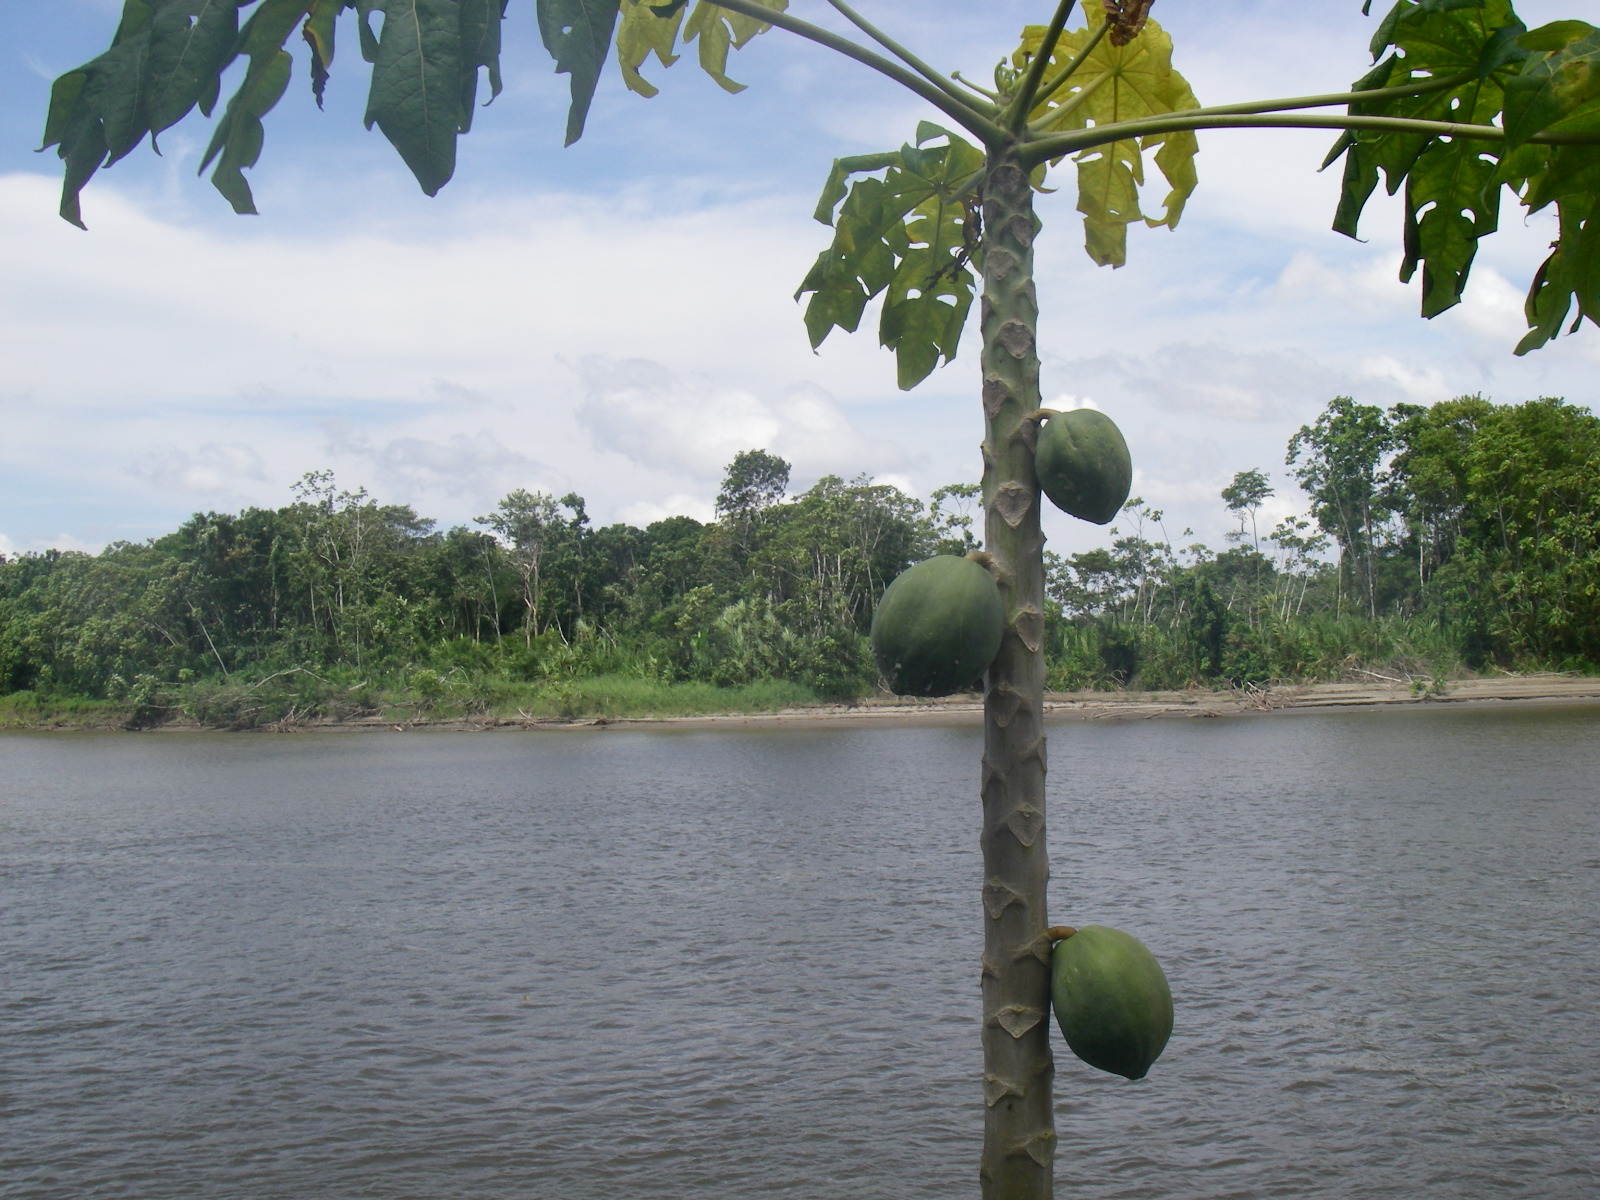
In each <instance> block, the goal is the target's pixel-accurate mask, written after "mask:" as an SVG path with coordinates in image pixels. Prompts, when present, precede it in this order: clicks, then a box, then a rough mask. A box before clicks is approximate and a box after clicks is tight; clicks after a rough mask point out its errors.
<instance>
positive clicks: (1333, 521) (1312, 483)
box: [1284, 396, 1391, 617]
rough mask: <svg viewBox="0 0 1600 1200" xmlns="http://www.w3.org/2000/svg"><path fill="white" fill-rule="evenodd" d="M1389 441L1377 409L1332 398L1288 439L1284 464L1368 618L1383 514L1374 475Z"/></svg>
mask: <svg viewBox="0 0 1600 1200" xmlns="http://www.w3.org/2000/svg"><path fill="white" fill-rule="evenodd" d="M1390 439H1391V433H1390V429H1389V419H1388V417H1387V416H1386V415H1385V414H1384V411H1383V409H1381V408H1378V407H1377V406H1375V405H1371V404H1357V403H1356V402H1355V401H1354V400H1352V399H1351V398H1350V397H1349V396H1338V397H1336V398H1334V399H1333V400H1331V401H1330V402H1329V403H1328V407H1327V408H1325V409H1324V410H1323V411H1322V413H1321V415H1319V416H1318V417H1317V419H1316V421H1315V422H1314V423H1313V424H1310V425H1302V426H1301V427H1300V429H1299V430H1298V431H1297V432H1296V433H1295V435H1294V436H1293V437H1292V438H1290V439H1289V453H1288V456H1287V458H1286V459H1285V460H1284V461H1285V462H1286V463H1287V464H1288V465H1289V466H1291V467H1294V469H1295V470H1294V477H1295V479H1296V480H1297V481H1298V482H1299V484H1300V486H1301V487H1302V488H1304V489H1305V490H1306V493H1307V494H1308V495H1309V496H1310V497H1311V503H1312V515H1313V516H1314V517H1316V519H1317V524H1318V525H1320V526H1321V527H1322V529H1323V531H1324V532H1326V533H1329V534H1332V535H1333V538H1334V540H1335V541H1337V542H1338V543H1339V562H1340V566H1341V568H1343V569H1346V570H1348V571H1349V572H1350V579H1351V584H1352V586H1353V587H1354V588H1355V590H1356V592H1357V594H1358V595H1359V596H1360V597H1361V598H1362V599H1363V601H1364V602H1365V604H1366V608H1367V615H1368V616H1369V617H1376V616H1377V615H1378V594H1377V583H1376V576H1377V531H1378V527H1379V526H1380V525H1381V524H1382V523H1383V520H1384V518H1385V517H1386V516H1387V515H1388V514H1387V510H1386V509H1385V506H1384V500H1383V490H1382V487H1381V480H1380V479H1379V474H1380V469H1381V467H1382V463H1383V457H1384V455H1385V454H1386V453H1387V452H1388V450H1389V445H1390Z"/></svg>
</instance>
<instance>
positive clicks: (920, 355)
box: [795, 126, 984, 389]
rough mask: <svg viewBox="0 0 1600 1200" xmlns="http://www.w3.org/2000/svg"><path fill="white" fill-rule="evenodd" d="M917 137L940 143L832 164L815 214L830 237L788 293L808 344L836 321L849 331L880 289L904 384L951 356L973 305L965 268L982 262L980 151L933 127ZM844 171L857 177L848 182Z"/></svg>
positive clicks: (882, 322)
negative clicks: (798, 305) (802, 305)
mask: <svg viewBox="0 0 1600 1200" xmlns="http://www.w3.org/2000/svg"><path fill="white" fill-rule="evenodd" d="M918 134H919V138H921V137H928V136H942V137H944V138H946V139H947V140H946V142H945V144H944V145H936V146H926V145H917V146H909V145H908V146H902V147H901V148H900V149H899V150H898V151H893V152H890V153H885V154H871V155H859V156H856V157H854V158H846V159H839V160H837V161H835V163H834V165H833V170H832V171H831V172H830V173H829V176H828V181H827V184H826V185H825V187H824V189H823V193H822V199H821V201H820V202H819V203H818V206H817V213H816V215H817V219H818V220H820V221H822V222H823V223H824V224H831V225H832V226H833V228H834V236H833V242H832V244H831V245H830V246H829V247H828V249H827V250H825V251H823V252H822V253H821V254H820V255H818V257H817V260H816V262H815V263H814V264H813V265H812V267H811V270H810V272H809V273H808V274H807V275H806V278H805V280H804V281H803V282H802V283H801V285H800V288H799V290H798V291H797V292H796V293H795V299H797V300H798V299H799V298H800V297H801V296H803V295H805V294H806V293H808V292H809V293H811V299H810V300H809V302H808V303H807V305H806V313H805V321H806V330H807V332H808V333H809V335H810V338H811V345H812V348H813V349H815V348H816V347H818V346H820V345H821V344H822V342H823V340H824V339H825V338H826V337H827V336H828V334H829V333H830V332H832V330H833V329H835V328H839V329H843V330H845V331H846V332H854V331H855V330H856V328H857V327H858V326H859V324H860V322H861V317H862V314H863V313H864V312H865V310H866V306H867V303H868V302H869V301H870V300H872V299H874V298H876V297H878V296H880V295H881V296H882V297H883V307H882V311H881V313H880V315H879V323H878V340H879V342H880V343H881V344H882V345H884V346H885V347H887V348H889V349H890V350H893V351H894V353H895V364H896V373H897V376H898V381H899V385H900V387H901V388H904V389H909V388H912V387H915V386H916V385H917V384H918V383H920V382H921V381H922V380H923V379H925V378H927V376H928V375H929V373H931V372H932V371H933V369H934V368H935V367H936V366H938V365H939V363H940V361H941V360H942V361H944V362H949V361H950V360H951V359H952V358H954V357H955V355H956V350H957V348H958V346H959V343H960V340H961V332H962V329H963V327H964V326H965V324H966V320H967V315H968V313H969V311H970V310H971V306H972V295H973V291H974V287H975V282H976V280H975V276H974V274H973V271H972V270H971V269H970V267H973V266H979V265H981V246H980V242H979V238H980V218H979V216H978V210H977V204H976V196H977V187H978V183H979V181H980V179H981V178H982V172H983V164H984V159H983V153H982V151H980V150H978V149H977V148H976V147H974V146H972V145H970V144H968V143H967V142H965V141H963V140H961V139H960V138H957V137H954V136H953V135H950V134H948V133H947V132H946V131H944V130H942V129H938V128H937V127H934V126H924V127H923V128H921V129H919V130H918ZM879 172H882V173H883V174H882V177H881V178H880V177H879V176H878V173H879ZM852 175H857V176H860V178H857V179H855V180H854V181H853V182H850V183H849V184H848V186H847V183H846V181H847V180H848V179H849V178H850V176H852ZM975 260H980V261H975Z"/></svg>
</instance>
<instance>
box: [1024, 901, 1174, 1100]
mask: <svg viewBox="0 0 1600 1200" xmlns="http://www.w3.org/2000/svg"><path fill="white" fill-rule="evenodd" d="M1050 1003H1051V1006H1052V1007H1053V1008H1054V1009H1055V1010H1056V1022H1057V1024H1059V1025H1060V1026H1061V1033H1062V1035H1063V1036H1064V1037H1065V1038H1066V1039H1067V1045H1068V1046H1070V1047H1071V1048H1072V1052H1073V1053H1074V1054H1076V1055H1077V1056H1078V1057H1079V1058H1081V1059H1083V1061H1084V1062H1086V1063H1088V1064H1089V1065H1090V1066H1091V1067H1096V1068H1098V1069H1099V1070H1102V1071H1109V1072H1111V1073H1112V1074H1114V1075H1124V1076H1126V1077H1127V1078H1129V1079H1143V1078H1144V1076H1145V1072H1146V1071H1148V1070H1149V1069H1150V1064H1151V1063H1153V1062H1155V1060H1156V1059H1157V1058H1158V1057H1159V1056H1160V1054H1161V1051H1162V1049H1163V1048H1164V1047H1165V1046H1166V1044H1167V1039H1168V1038H1169V1037H1171V1036H1172V991H1171V989H1170V988H1168V987H1167V977H1166V975H1165V974H1163V973H1162V970H1161V964H1160V963H1158V962H1157V961H1156V958H1155V955H1153V954H1151V953H1150V951H1148V950H1146V949H1145V948H1144V944H1143V943H1141V942H1140V941H1139V939H1138V938H1136V937H1134V936H1133V935H1132V934H1127V933H1123V932H1122V931H1121V930H1120V929H1109V928H1107V927H1106V926H1104V925H1085V926H1084V927H1083V928H1082V929H1080V930H1078V931H1077V932H1076V933H1075V934H1073V935H1072V936H1071V937H1069V938H1064V939H1062V940H1061V941H1059V942H1057V943H1056V944H1055V948H1054V949H1053V950H1052V951H1051V952H1050Z"/></svg>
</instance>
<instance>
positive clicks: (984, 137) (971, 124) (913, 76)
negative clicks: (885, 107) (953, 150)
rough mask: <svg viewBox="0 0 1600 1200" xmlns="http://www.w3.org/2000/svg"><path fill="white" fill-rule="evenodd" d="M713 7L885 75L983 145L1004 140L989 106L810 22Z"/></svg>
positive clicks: (729, 0)
mask: <svg viewBox="0 0 1600 1200" xmlns="http://www.w3.org/2000/svg"><path fill="white" fill-rule="evenodd" d="M716 4H717V7H718V8H725V9H727V10H728V11H729V12H736V13H742V14H743V15H744V16H747V17H753V18H755V19H756V20H758V21H762V22H764V23H766V24H768V25H771V26H773V27H774V28H777V29H782V30H785V31H787V32H789V33H792V34H794V35H795V36H796V37H802V38H805V39H806V40H807V41H808V42H815V43H816V44H817V45H819V46H824V47H826V48H827V49H829V50H834V51H836V52H838V53H840V54H842V55H844V56H845V57H846V58H850V59H854V60H855V61H856V62H858V63H860V64H861V65H862V66H865V67H870V68H872V70H874V71H877V72H878V73H879V74H880V75H885V76H887V77H888V78H890V79H892V80H894V81H895V82H896V83H898V84H900V85H901V86H902V87H904V88H906V90H908V91H911V92H915V93H916V94H917V95H918V96H921V97H922V98H923V99H924V100H926V101H927V102H928V103H929V104H931V105H933V106H934V107H935V108H937V109H938V110H939V111H940V112H942V113H943V114H944V115H945V116H947V117H949V118H950V119H951V120H952V121H954V122H955V123H956V124H958V125H960V126H961V127H962V128H963V129H965V130H966V131H967V132H968V133H970V134H972V136H973V137H975V138H977V139H978V140H979V141H981V142H984V143H985V144H990V143H994V142H998V141H1001V140H1003V139H1004V136H1005V133H1004V131H1003V130H1002V129H1001V128H1000V126H999V125H997V124H996V123H995V122H994V121H993V120H992V119H991V117H990V113H989V112H986V111H984V110H983V109H988V108H989V107H990V106H988V105H987V104H985V105H984V106H983V109H980V108H979V105H980V104H981V103H982V102H981V101H978V100H976V99H974V98H973V97H970V96H966V95H964V94H962V93H961V92H959V91H955V90H951V91H946V90H945V88H944V87H943V86H941V85H940V84H935V83H930V82H929V81H928V80H926V79H924V78H923V77H922V76H921V75H920V74H918V73H917V72H915V71H912V70H909V69H908V68H906V67H903V66H901V65H900V64H899V63H897V62H893V61H892V60H890V59H887V58H884V57H883V55H881V54H878V53H876V52H874V51H872V50H869V49H868V48H867V47H865V46H863V45H861V44H860V43H859V42H852V41H851V40H850V39H849V38H847V37H844V36H842V35H841V34H837V33H834V32H833V31H832V30H831V29H824V28H823V27H822V26H820V25H813V24H812V23H811V22H810V21H803V20H801V19H800V18H799V17H792V16H790V15H789V14H788V13H783V12H777V11H775V10H773V9H770V8H763V7H762V6H761V5H760V4H757V3H755V2H754V0H716Z"/></svg>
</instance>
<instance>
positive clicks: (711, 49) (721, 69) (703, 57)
mask: <svg viewBox="0 0 1600 1200" xmlns="http://www.w3.org/2000/svg"><path fill="white" fill-rule="evenodd" d="M758 3H760V5H761V7H762V8H766V9H770V10H771V11H773V12H785V11H787V10H788V8H789V0H758ZM771 28H772V26H771V25H768V24H767V23H766V22H765V21H758V20H756V19H755V18H754V17H748V16H746V15H745V14H743V13H736V12H730V11H728V10H727V9H725V8H719V7H717V5H715V4H713V3H711V0H700V3H698V4H696V5H695V7H694V12H692V13H691V14H690V15H689V20H688V22H687V23H686V24H685V25H684V29H683V40H684V42H685V43H688V42H692V41H694V40H695V39H696V38H698V39H699V40H700V66H701V67H702V68H703V69H704V70H705V72H706V74H707V75H709V76H711V78H713V79H715V80H716V81H717V84H718V86H719V87H721V88H723V90H725V91H729V92H742V91H744V84H742V83H735V82H734V81H733V80H732V79H729V78H728V74H727V70H728V51H729V50H742V49H743V48H744V47H745V46H746V45H748V44H749V42H750V39H751V38H753V37H755V36H756V35H757V34H760V33H765V32H766V31H767V30H769V29H771Z"/></svg>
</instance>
